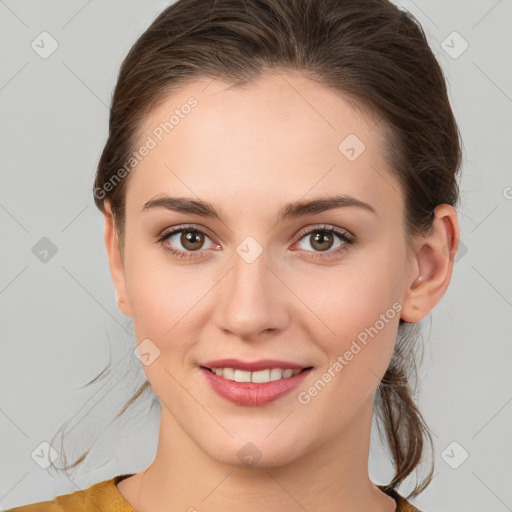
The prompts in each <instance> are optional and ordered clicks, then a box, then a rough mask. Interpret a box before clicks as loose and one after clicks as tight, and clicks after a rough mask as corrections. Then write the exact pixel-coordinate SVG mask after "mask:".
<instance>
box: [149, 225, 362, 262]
mask: <svg viewBox="0 0 512 512" xmlns="http://www.w3.org/2000/svg"><path fill="white" fill-rule="evenodd" d="M181 232H191V233H200V234H202V235H205V236H207V237H208V238H211V237H209V236H208V234H207V233H206V232H204V231H203V230H202V229H198V228H196V227H194V226H190V225H184V226H178V227H177V228H174V229H172V230H170V231H167V232H165V233H164V234H163V235H161V236H160V237H159V238H158V239H157V243H158V244H159V245H160V246H161V247H162V249H163V250H164V251H166V252H168V253H170V254H172V255H173V256H174V257H176V258H179V259H195V258H199V257H201V256H202V255H203V254H202V253H203V252H204V251H203V250H199V251H181V250H178V249H174V248H173V247H172V246H170V245H168V244H166V243H165V241H166V240H167V239H168V238H169V237H170V236H172V235H175V234H176V233H181ZM318 232H320V233H333V234H335V235H337V236H338V237H339V238H340V239H341V241H342V242H343V245H340V246H339V247H337V248H336V249H335V250H333V251H325V252H322V251H306V252H312V253H313V254H312V256H311V257H313V258H329V257H331V256H332V255H337V254H339V253H340V252H341V251H344V250H346V249H347V245H351V244H353V243H354V242H355V240H356V238H355V237H354V236H352V235H349V234H348V232H347V231H344V230H340V229H338V228H335V227H332V226H325V225H321V226H316V227H314V228H313V229H310V230H309V231H306V232H304V233H300V237H299V241H300V240H302V239H303V238H304V237H306V236H307V235H312V234H313V233H318Z"/></svg>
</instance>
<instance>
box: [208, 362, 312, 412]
mask: <svg viewBox="0 0 512 512" xmlns="http://www.w3.org/2000/svg"><path fill="white" fill-rule="evenodd" d="M209 364H210V366H204V365H201V366H199V370H200V373H201V374H202V375H203V376H204V378H205V379H206V382H207V383H208V384H209V386H210V388H211V389H212V390H213V391H214V392H215V393H216V394H217V395H219V396H220V397H221V398H223V399H224V400H227V401H229V402H231V403H234V404H236V405H238V406H263V405H265V404H268V403H270V402H273V401H275V400H277V399H278V398H281V397H284V396H285V395H288V394H289V393H291V392H292V391H293V390H294V389H295V388H297V387H298V386H300V385H301V384H303V383H304V381H305V380H306V379H307V378H308V376H309V375H310V374H311V373H312V372H313V366H306V367H301V368H289V367H288V365H289V364H286V365H283V366H284V368H280V367H278V366H277V365H276V364H275V363H274V364H272V365H268V366H267V367H266V368H265V367H262V364H261V362H259V363H246V364H245V367H247V365H248V364H249V365H252V366H253V367H254V366H257V367H259V368H258V369H256V370H253V371H250V370H246V369H241V368H239V367H238V368H237V367H235V368H233V366H234V365H233V366H224V365H225V364H226V363H225V362H224V361H223V362H222V366H214V365H213V364H211V363H209ZM290 366H298V365H296V364H292V365H290Z"/></svg>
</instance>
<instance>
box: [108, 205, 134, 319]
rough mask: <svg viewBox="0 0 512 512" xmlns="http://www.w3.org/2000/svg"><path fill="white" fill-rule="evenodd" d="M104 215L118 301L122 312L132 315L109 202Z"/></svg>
mask: <svg viewBox="0 0 512 512" xmlns="http://www.w3.org/2000/svg"><path fill="white" fill-rule="evenodd" d="M103 216H104V219H105V234H104V241H105V248H106V250H107V256H108V262H109V267H110V275H111V276H112V281H113V282H114V286H115V289H116V294H117V297H118V300H117V303H118V306H119V309H120V310H121V311H122V313H124V314H125V315H126V316H131V308H130V303H129V300H128V293H127V290H126V280H125V274H124V263H123V257H122V254H121V249H120V247H119V240H118V236H117V232H116V229H115V222H114V216H113V215H112V211H111V209H110V204H109V203H108V202H105V213H104V214H103Z"/></svg>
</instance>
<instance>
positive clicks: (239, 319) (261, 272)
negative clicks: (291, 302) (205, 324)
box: [216, 241, 289, 338]
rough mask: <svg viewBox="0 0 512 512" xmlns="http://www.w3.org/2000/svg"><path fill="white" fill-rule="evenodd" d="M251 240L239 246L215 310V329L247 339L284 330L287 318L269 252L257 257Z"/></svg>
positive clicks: (261, 253) (280, 289) (284, 303)
mask: <svg viewBox="0 0 512 512" xmlns="http://www.w3.org/2000/svg"><path fill="white" fill-rule="evenodd" d="M251 243H253V242H251V241H249V242H248V243H247V245H244V243H242V244H240V246H239V247H238V248H237V254H234V255H233V268H232V271H231V272H230V275H229V276H227V279H225V280H223V281H224V285H223V287H222V293H221V297H219V300H218V304H217V305H216V308H217V319H218V327H219V328H221V329H223V330H228V331H231V332H232V333H233V334H235V335H237V336H239V337H243V338H250V337H252V336H257V335H258V334H259V333H260V332H262V331H265V330H268V329H277V330H279V329H283V328H284V327H285V325H286V322H287V321H288V318H289V313H288V311H287V306H286V303H287V300H286V297H284V296H283V293H286V292H285V287H284V286H283V284H282V283H280V281H279V279H277V277H276V276H275V275H274V272H275V271H273V270H272V269H271V268H269V267H271V265H272V263H271V261H270V258H269V256H268V253H267V252H266V251H264V250H262V249H261V252H260V254H259V255H257V254H256V253H255V251H256V247H255V246H254V245H251Z"/></svg>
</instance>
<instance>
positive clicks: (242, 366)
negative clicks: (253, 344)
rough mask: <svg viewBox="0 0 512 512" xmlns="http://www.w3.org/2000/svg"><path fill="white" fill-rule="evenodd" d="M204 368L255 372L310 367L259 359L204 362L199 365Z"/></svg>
mask: <svg viewBox="0 0 512 512" xmlns="http://www.w3.org/2000/svg"><path fill="white" fill-rule="evenodd" d="M201 366H204V367H206V368H210V369H214V368H234V369H236V370H245V371H249V372H257V371H259V370H266V369H269V368H270V369H272V368H281V369H283V370H287V369H290V370H302V369H304V368H309V367H310V366H311V365H302V364H297V363H292V362H290V361H279V360H277V359H259V360H258V361H242V360H241V359H216V360H215V361H206V362H204V363H202V364H201Z"/></svg>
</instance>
